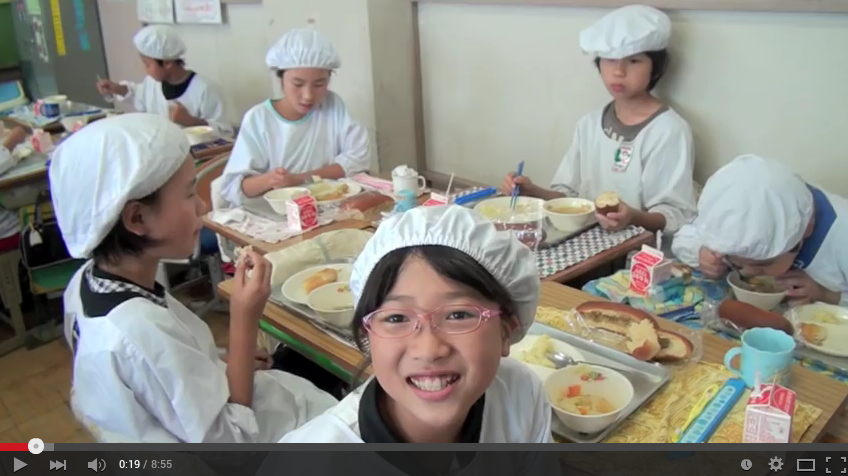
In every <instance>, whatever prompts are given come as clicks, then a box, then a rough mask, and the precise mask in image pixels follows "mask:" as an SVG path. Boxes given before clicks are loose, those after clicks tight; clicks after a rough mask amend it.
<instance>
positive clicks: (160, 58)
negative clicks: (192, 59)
mask: <svg viewBox="0 0 848 476" xmlns="http://www.w3.org/2000/svg"><path fill="white" fill-rule="evenodd" d="M133 43H134V44H135V48H136V50H138V53H139V54H140V55H141V62H142V63H143V64H144V70H145V72H146V73H147V76H145V78H144V80H143V81H142V82H141V83H133V82H130V81H121V82H120V83H116V82H114V81H112V80H110V79H99V80H98V81H97V90H98V91H100V93H101V94H111V95H114V96H115V97H116V99H117V100H118V101H122V102H123V101H126V102H129V103H130V104H132V106H133V107H134V108H135V110H136V111H138V112H149V113H151V114H159V115H162V116H165V117H168V118H170V119H171V120H172V121H174V122H175V123H177V124H179V125H180V126H182V127H191V126H203V125H209V126H212V127H213V128H215V130H216V131H217V132H218V133H219V134H221V135H225V136H232V134H233V128H232V126H231V125H230V124H228V123H227V116H226V114H225V112H224V102H223V101H222V100H221V94H220V93H219V91H218V89H217V88H216V87H214V86H213V85H212V84H211V83H210V82H209V81H207V80H206V79H205V78H204V77H203V76H201V75H199V74H197V73H196V72H194V71H191V70H189V69H187V68H186V66H185V61H184V60H183V59H182V57H183V56H184V55H185V52H186V46H185V43H183V40H182V38H180V35H179V34H178V33H177V32H176V30H174V29H173V28H171V27H169V26H166V25H150V26H146V27H144V28H142V29H141V30H139V31H138V33H136V35H135V37H133Z"/></svg>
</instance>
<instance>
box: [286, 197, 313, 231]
mask: <svg viewBox="0 0 848 476" xmlns="http://www.w3.org/2000/svg"><path fill="white" fill-rule="evenodd" d="M286 221H287V222H288V226H289V229H290V230H298V231H306V230H311V229H312V228H315V227H317V226H318V205H317V204H316V202H315V198H314V197H313V196H312V195H308V194H306V195H301V196H299V197H295V198H293V199H291V200H288V201H287V202H286Z"/></svg>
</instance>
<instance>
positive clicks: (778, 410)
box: [742, 383, 796, 443]
mask: <svg viewBox="0 0 848 476" xmlns="http://www.w3.org/2000/svg"><path fill="white" fill-rule="evenodd" d="M795 400H796V394H795V392H793V391H792V390H789V389H788V388H786V387H782V386H780V385H776V384H770V383H769V384H760V386H759V389H758V391H754V392H752V393H751V396H750V397H749V398H748V404H747V406H746V407H745V426H744V428H743V430H742V442H743V443H789V441H790V440H791V438H792V416H793V415H794V414H795Z"/></svg>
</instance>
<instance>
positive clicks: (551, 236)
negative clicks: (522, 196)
mask: <svg viewBox="0 0 848 476" xmlns="http://www.w3.org/2000/svg"><path fill="white" fill-rule="evenodd" d="M596 226H598V223H597V222H592V223H589V224H587V225H586V226H584V227H582V228H578V229H576V230H571V231H562V230H558V229H557V228H556V227H554V225H553V223H551V220H550V219H548V218H547V217H545V224H544V227H545V240H544V241H542V243H541V244H539V249H540V250H543V249H545V248H553V247H554V246H557V245H560V244H562V243H563V242H564V241H568V240H570V239H572V238H574V237H575V236H577V235H582V234H583V233H585V232H587V231H589V230H591V229H592V228H595V227H596Z"/></svg>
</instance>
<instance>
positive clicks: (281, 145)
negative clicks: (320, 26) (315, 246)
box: [221, 29, 371, 205]
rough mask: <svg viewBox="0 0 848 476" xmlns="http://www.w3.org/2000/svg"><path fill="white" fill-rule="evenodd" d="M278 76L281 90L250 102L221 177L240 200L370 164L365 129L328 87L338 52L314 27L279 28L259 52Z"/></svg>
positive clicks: (233, 199)
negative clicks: (280, 93)
mask: <svg viewBox="0 0 848 476" xmlns="http://www.w3.org/2000/svg"><path fill="white" fill-rule="evenodd" d="M265 64H266V65H267V66H268V67H269V68H271V69H272V70H274V71H275V73H276V75H277V77H279V78H280V81H281V83H282V89H283V97H282V98H280V99H271V100H268V101H264V102H262V103H260V104H257V105H256V106H254V107H252V108H251V109H250V110H248V111H247V113H246V114H245V115H244V119H242V123H241V128H240V130H239V136H238V138H237V139H236V144H235V146H234V147H233V151H232V154H230V159H229V161H227V167H226V169H225V170H224V173H223V175H222V177H221V190H222V194H223V197H224V199H225V200H226V201H227V202H229V203H231V204H234V205H241V204H242V202H243V200H244V199H245V198H253V197H257V196H259V195H262V194H263V193H265V192H267V191H269V190H272V189H275V188H280V187H291V186H295V185H300V184H302V183H304V182H305V181H308V180H310V179H311V177H312V176H316V175H317V176H320V177H323V178H328V179H338V178H342V177H345V176H350V175H353V174H356V173H358V172H363V171H366V170H368V169H369V167H370V161H371V154H370V143H369V142H370V141H369V137H368V131H367V130H366V129H365V128H364V127H363V126H362V125H360V124H357V123H356V122H354V121H353V120H352V119H351V118H350V116H349V115H348V112H347V109H346V108H345V105H344V102H343V101H342V99H341V98H340V97H339V96H338V95H337V94H335V93H333V92H332V91H330V90H329V89H328V87H329V85H330V76H331V74H332V72H333V71H334V70H336V69H337V68H339V67H340V66H341V59H340V58H339V55H338V53H336V50H335V48H333V45H332V44H331V43H330V41H329V40H328V39H327V38H325V37H324V36H323V35H321V34H320V33H318V32H317V31H315V30H312V29H296V30H291V31H289V32H287V33H286V34H284V35H283V36H282V37H281V38H280V39H279V40H278V41H277V42H276V43H275V44H274V45H273V46H272V47H271V49H269V50H268V54H267V55H266V56H265Z"/></svg>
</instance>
